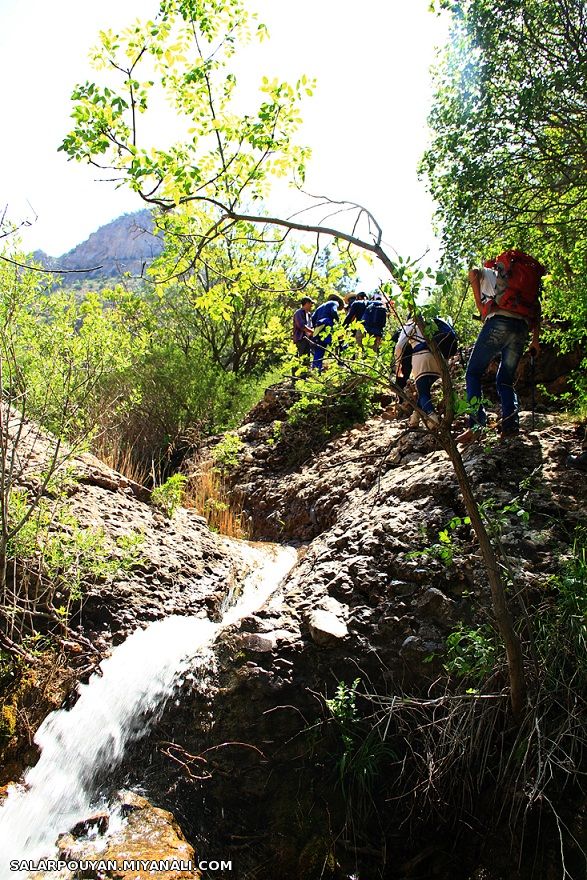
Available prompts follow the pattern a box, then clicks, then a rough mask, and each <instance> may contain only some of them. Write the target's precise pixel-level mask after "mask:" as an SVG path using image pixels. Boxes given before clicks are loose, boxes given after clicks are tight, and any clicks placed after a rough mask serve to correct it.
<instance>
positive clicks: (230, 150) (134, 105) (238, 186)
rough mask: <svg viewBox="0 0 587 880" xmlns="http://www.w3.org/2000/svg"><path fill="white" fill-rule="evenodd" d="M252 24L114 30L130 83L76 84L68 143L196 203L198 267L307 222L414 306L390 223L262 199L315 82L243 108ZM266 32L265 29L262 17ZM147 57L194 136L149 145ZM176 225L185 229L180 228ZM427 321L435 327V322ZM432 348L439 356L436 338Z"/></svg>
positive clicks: (482, 535) (101, 61)
mask: <svg viewBox="0 0 587 880" xmlns="http://www.w3.org/2000/svg"><path fill="white" fill-rule="evenodd" d="M252 21H253V18H252V17H251V16H249V15H248V14H247V12H246V10H245V8H244V5H243V3H242V0H201V2H194V0H163V2H161V5H160V11H159V16H158V17H157V19H156V20H155V21H150V22H147V23H144V24H137V25H135V26H133V27H132V28H131V29H129V30H127V31H125V32H124V33H123V34H121V35H115V34H112V33H110V32H108V33H103V34H102V35H101V44H100V46H99V47H98V49H97V50H96V52H95V55H94V58H95V61H96V63H97V65H98V66H100V67H102V68H105V69H106V70H107V71H108V72H109V73H112V72H114V73H115V74H117V75H118V82H117V83H115V84H111V83H109V85H107V86H106V85H101V86H99V85H97V84H96V83H86V84H84V85H82V86H78V87H77V88H76V89H75V91H74V93H73V101H74V110H73V118H74V128H73V129H72V131H71V132H70V133H69V134H68V135H67V136H66V137H65V139H64V141H63V144H62V146H61V149H63V150H64V151H65V152H66V153H67V154H68V155H69V156H70V158H73V159H76V160H79V161H88V162H90V163H92V164H94V165H97V166H98V167H100V168H103V169H108V170H109V171H110V172H111V173H112V174H113V175H114V176H115V177H116V178H117V179H120V178H122V179H123V180H125V181H126V182H127V184H128V185H129V186H130V187H131V188H132V189H134V190H135V191H136V192H138V193H139V194H140V195H141V196H142V198H143V199H144V200H145V201H146V202H148V203H150V204H153V205H156V206H158V208H159V209H160V210H161V212H162V213H163V214H166V213H169V212H172V211H173V210H174V209H176V208H177V207H178V206H180V205H187V204H189V205H190V211H189V213H188V212H186V213H185V223H186V225H185V226H184V229H183V234H184V235H186V236H187V235H189V236H191V238H192V241H193V243H194V250H193V253H192V255H191V264H192V265H195V264H196V262H198V261H200V262H202V261H203V260H204V254H205V253H206V251H207V248H208V247H209V246H210V245H212V244H213V243H214V242H216V241H218V240H219V239H220V238H221V237H223V236H224V237H226V236H227V235H229V236H231V237H233V236H236V237H237V238H241V237H242V238H243V239H247V238H248V239H249V240H250V239H251V230H255V232H254V238H255V239H257V240H258V239H259V236H264V238H263V241H264V244H265V246H267V247H268V246H271V245H272V244H274V243H275V242H276V241H277V240H279V236H283V234H287V233H289V232H291V231H298V232H301V233H306V234H308V235H312V236H313V237H314V238H315V239H316V240H317V246H316V251H318V248H319V243H320V240H321V237H328V238H331V239H334V240H335V241H336V242H337V243H338V246H339V247H343V248H346V249H347V253H348V255H349V258H350V259H353V255H354V254H357V253H358V252H363V253H366V254H368V255H372V256H374V257H376V258H377V259H378V260H379V261H380V262H381V263H382V264H383V265H384V266H385V267H386V269H387V270H388V272H389V273H390V276H391V278H392V279H394V281H395V283H396V285H398V286H399V287H400V289H401V290H402V291H403V294H404V296H405V297H406V300H407V302H408V303H409V304H411V306H412V307H414V306H415V305H416V302H417V301H418V296H419V293H420V289H421V286H422V282H423V281H424V278H425V275H424V273H422V272H420V271H419V270H416V269H415V268H414V267H413V265H411V264H410V263H402V262H401V261H399V262H397V263H394V262H393V261H392V260H391V258H390V257H389V255H388V254H387V253H386V251H385V250H384V248H383V246H382V231H381V228H380V226H379V224H378V223H377V222H376V220H375V218H374V217H373V216H372V215H371V214H370V213H369V212H368V211H367V210H366V209H364V208H363V207H361V206H359V205H353V204H349V203H345V202H341V203H332V202H331V201H330V200H326V199H318V200H315V201H314V202H313V204H312V210H314V211H315V212H321V213H320V214H319V215H318V219H317V220H316V219H313V220H312V219H310V220H307V221H305V222H304V221H302V220H301V219H300V218H290V219H285V218H281V217H268V216H266V214H265V213H264V212H263V209H262V208H259V209H257V208H256V204H258V203H259V202H260V201H261V200H262V199H263V197H264V196H265V194H266V192H267V187H268V185H269V182H270V179H271V178H272V177H273V176H276V175H277V176H282V175H284V174H286V173H290V174H292V175H293V176H294V178H295V179H296V180H297V181H298V182H301V181H303V176H304V167H305V161H306V159H307V158H308V155H309V151H308V150H307V149H305V148H302V147H299V146H296V145H295V143H294V140H293V137H294V134H295V132H296V129H297V126H298V123H299V110H298V104H299V101H300V99H301V97H302V94H303V93H304V92H306V93H308V94H311V91H312V84H311V83H310V82H309V81H308V80H307V79H306V78H305V77H303V76H302V77H301V78H300V79H299V80H298V82H297V83H296V85H295V86H294V87H292V86H291V85H289V84H287V83H280V82H278V81H277V80H273V81H269V80H268V79H267V78H264V79H263V82H262V85H261V91H262V93H263V94H264V95H265V96H266V97H265V99H264V100H263V102H262V103H261V105H260V106H259V108H258V109H257V111H256V112H255V114H254V115H250V114H249V113H242V112H235V110H234V97H235V89H236V78H235V76H234V74H233V73H228V74H225V67H226V65H227V64H228V61H229V60H230V58H231V57H232V55H233V53H234V51H235V49H236V46H237V44H238V42H239V41H242V40H244V39H246V38H248V36H249V34H250V28H251V24H252ZM257 34H258V35H259V36H261V37H263V36H264V34H265V30H264V28H263V26H262V25H259V26H258V27H257ZM147 62H148V64H147ZM141 64H143V65H145V66H146V67H147V69H148V66H149V64H150V65H151V66H153V67H154V69H155V71H156V79H157V81H158V86H159V87H160V88H161V89H162V90H163V91H164V92H165V93H166V94H167V96H168V98H169V100H170V102H171V104H172V106H173V108H174V109H175V110H176V112H178V113H179V114H181V115H185V116H186V117H189V119H190V120H191V122H190V125H191V127H190V128H189V129H188V136H187V138H186V139H185V140H184V141H183V142H181V143H179V144H175V145H172V146H168V147H166V148H165V149H164V148H162V147H157V146H155V147H153V146H151V145H148V146H144V145H142V144H141V143H140V140H139V135H140V127H139V115H140V114H141V113H144V112H146V111H147V109H148V107H149V102H150V101H151V100H152V97H153V94H154V92H153V90H154V88H155V80H151V79H149V80H146V79H141V78H139V69H140V66H141ZM147 75H149V74H148V73H147ZM231 102H232V106H231ZM251 206H253V209H252V208H251ZM333 212H336V213H337V214H341V213H343V212H344V213H345V215H346V216H347V217H348V218H349V226H348V228H347V229H346V230H345V229H337V228H335V227H332V226H329V225H327V224H326V223H325V222H324V221H325V220H327V219H328V217H329V216H331V215H332V213H333ZM321 215H322V216H321ZM324 215H325V216H324ZM313 217H314V218H315V217H316V213H315V214H314V215H313ZM176 234H177V235H179V234H180V233H179V231H178V230H176ZM422 329H423V330H424V331H425V332H426V327H425V325H424V322H422ZM431 347H432V349H433V351H434V352H435V353H437V354H438V348H437V347H436V346H435V344H434V342H433V340H431ZM369 363H371V365H370V366H369ZM441 363H442V380H443V388H444V396H445V402H446V414H445V418H444V421H443V422H442V424H441V425H440V427H439V428H438V431H437V436H438V439H439V442H440V444H441V446H442V447H443V448H444V449H445V450H446V452H447V454H448V456H449V457H450V460H451V462H452V463H453V466H454V469H455V474H456V476H457V479H458V482H459V485H460V487H461V491H462V495H463V501H464V504H465V507H466V509H467V513H468V515H469V516H470V518H471V523H472V526H473V528H474V529H475V532H476V534H477V537H478V539H479V545H480V549H481V553H482V557H483V560H484V563H485V567H486V570H487V576H488V581H489V583H490V587H491V593H492V598H493V603H494V609H495V615H496V620H497V623H498V626H499V629H500V632H501V635H502V637H503V640H504V644H505V647H506V653H507V658H508V668H509V674H510V683H511V702H512V708H513V711H514V715H515V716H516V718H518V719H519V718H520V716H521V714H522V711H523V708H524V705H525V698H526V697H525V678H524V669H523V661H522V655H521V650H520V644H519V640H518V638H517V636H516V633H515V631H514V627H513V623H512V620H511V616H510V614H509V611H508V608H507V603H506V599H505V589H504V584H503V581H502V578H501V573H500V568H499V564H498V561H497V558H496V555H495V552H494V550H493V547H492V545H491V541H490V539H489V536H488V533H487V530H486V528H485V524H484V522H483V518H482V516H481V514H480V512H479V508H478V505H477V503H476V499H475V495H474V492H473V490H472V487H471V484H470V482H469V479H468V476H467V473H466V470H465V467H464V464H463V461H462V458H461V456H460V453H459V451H458V449H457V446H456V443H455V440H454V438H453V437H452V434H451V431H450V428H451V425H452V422H453V419H454V416H455V395H454V393H453V387H452V382H451V378H450V374H449V370H448V366H447V364H446V362H445V361H444V359H442V358H441ZM349 369H350V370H351V371H353V372H356V371H357V366H356V365H352V364H350V365H349ZM362 369H366V370H368V371H370V375H371V376H374V375H375V376H377V373H378V369H377V367H374V365H373V359H372V358H371V359H369V358H367V359H366V361H365V364H364V366H363V367H362ZM385 379H386V381H390V383H391V385H392V387H393V388H394V389H395V390H396V391H397V393H399V394H400V395H402V396H404V397H405V395H404V392H403V391H402V390H401V389H399V388H398V387H397V386H396V385H395V384H394V383H393V381H392V377H390V376H389V375H386V377H385ZM422 415H423V414H422Z"/></svg>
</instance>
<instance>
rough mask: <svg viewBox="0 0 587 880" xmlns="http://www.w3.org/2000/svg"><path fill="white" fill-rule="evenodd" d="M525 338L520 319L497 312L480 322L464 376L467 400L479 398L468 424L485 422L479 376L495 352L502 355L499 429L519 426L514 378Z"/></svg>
mask: <svg viewBox="0 0 587 880" xmlns="http://www.w3.org/2000/svg"><path fill="white" fill-rule="evenodd" d="M527 340H528V325H527V324H526V322H525V321H524V320H523V318H509V317H507V316H506V315H496V316H495V317H494V318H489V319H488V320H487V321H485V323H484V324H483V327H482V329H481V332H480V334H479V336H478V337H477V341H476V342H475V345H474V346H473V351H472V352H471V357H470V358H469V363H468V364H467V372H466V375H465V379H466V382H467V400H468V401H471V400H478V401H479V408H478V410H477V414H476V415H474V416H473V415H472V416H470V417H469V422H470V425H471V427H473V426H475V425H485V424H486V423H487V414H486V412H485V410H484V409H483V407H482V406H481V396H482V394H481V378H482V376H483V373H484V372H485V370H486V369H487V367H488V366H489V364H490V363H491V361H492V360H493V359H494V358H495V357H497V355H501V363H500V365H499V369H498V371H497V376H496V377H495V384H496V387H497V393H498V395H499V400H500V403H501V430H502V431H512V430H516V429H517V428H518V424H519V421H518V398H517V395H516V392H515V391H514V379H515V377H516V370H517V369H518V364H519V363H520V358H521V357H522V354H523V352H524V349H525V347H526V342H527Z"/></svg>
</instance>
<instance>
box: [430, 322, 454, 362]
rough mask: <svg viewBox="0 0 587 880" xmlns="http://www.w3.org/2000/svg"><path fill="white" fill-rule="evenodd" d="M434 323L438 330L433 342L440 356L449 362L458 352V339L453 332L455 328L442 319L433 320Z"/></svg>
mask: <svg viewBox="0 0 587 880" xmlns="http://www.w3.org/2000/svg"><path fill="white" fill-rule="evenodd" d="M434 323H435V324H436V326H437V327H438V330H437V331H436V333H435V334H434V341H435V343H436V344H437V346H438V348H439V350H440V353H441V354H442V356H443V357H444V358H445V359H446V360H449V358H451V357H454V356H455V354H456V353H457V352H458V350H459V338H458V336H457V334H456V332H455V328H454V327H453V326H452V324H449V322H448V321H445V320H444V319H443V318H434Z"/></svg>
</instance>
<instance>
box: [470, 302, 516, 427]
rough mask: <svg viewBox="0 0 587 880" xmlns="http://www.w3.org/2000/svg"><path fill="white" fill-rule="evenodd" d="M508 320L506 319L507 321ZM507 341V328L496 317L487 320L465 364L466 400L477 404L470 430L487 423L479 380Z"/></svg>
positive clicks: (498, 317)
mask: <svg viewBox="0 0 587 880" xmlns="http://www.w3.org/2000/svg"><path fill="white" fill-rule="evenodd" d="M507 320H508V319H506V321H507ZM507 339H508V326H507V324H506V323H505V322H504V321H503V320H502V319H501V318H500V316H499V315H497V316H496V317H495V318H489V319H488V320H487V321H486V322H485V323H484V324H483V327H482V328H481V332H480V333H479V336H478V337H477V341H476V342H475V345H474V346H473V351H472V352H471V356H470V358H469V363H468V364H467V371H466V373H465V381H466V385H467V400H468V401H469V403H470V402H471V401H477V402H478V408H477V412H476V414H474V415H473V414H472V415H470V416H469V425H470V427H471V428H473V427H475V426H476V425H485V424H486V423H487V414H486V412H485V409H484V407H483V405H482V404H481V397H482V391H481V379H482V377H483V374H484V372H485V370H486V369H487V367H488V366H489V364H490V363H491V361H492V360H493V359H494V357H496V356H497V355H498V354H499V353H500V352H501V350H502V348H503V346H504V345H505V344H506V342H507Z"/></svg>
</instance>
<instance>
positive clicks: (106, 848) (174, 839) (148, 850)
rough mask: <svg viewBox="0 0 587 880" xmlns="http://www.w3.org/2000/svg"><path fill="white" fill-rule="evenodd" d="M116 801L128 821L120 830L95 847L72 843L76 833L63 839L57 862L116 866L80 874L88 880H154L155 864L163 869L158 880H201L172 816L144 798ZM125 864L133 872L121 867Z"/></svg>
mask: <svg viewBox="0 0 587 880" xmlns="http://www.w3.org/2000/svg"><path fill="white" fill-rule="evenodd" d="M118 799H119V802H120V807H121V811H122V813H123V815H124V816H126V819H125V821H124V822H123V823H122V826H121V827H120V828H118V830H116V831H114V832H113V833H106V835H105V836H104V837H103V838H102V839H100V840H99V841H92V840H86V841H84V840H80V839H76V836H75V835H74V833H71V834H67V835H63V836H62V837H61V838H59V840H58V841H57V846H58V849H59V855H60V858H61V859H63V860H73V859H75V860H82V859H83V860H87V861H89V862H97V863H102V864H105V865H107V864H108V863H109V862H110V863H115V864H116V866H117V867H115V868H111V867H106V868H104V869H102V868H101V867H99V868H96V869H92V868H89V869H88V870H87V871H84V877H87V878H88V880H147V878H148V880H152V878H153V876H154V864H153V863H156V862H157V863H159V864H160V866H161V867H162V869H161V870H156V876H157V877H158V878H160V880H197V878H199V877H201V874H200V872H199V871H197V870H196V871H194V869H193V867H189V866H193V865H194V863H195V853H194V849H193V847H192V846H191V845H190V844H189V843H188V842H187V841H186V839H185V837H184V836H183V833H182V831H181V829H180V827H179V825H178V824H177V822H176V820H175V819H174V817H173V815H172V814H171V813H170V812H168V811H167V810H162V809H159V808H158V807H154V806H153V805H152V804H151V803H150V802H149V801H148V800H147V799H146V798H144V797H141V796H140V795H137V794H134V793H132V792H121V794H120V795H119V798H118ZM91 822H92V817H90V818H89V819H87V820H84V822H80V823H79V824H78V825H77V826H76V829H81V828H83V826H84V825H87V826H90V824H91ZM74 830H75V829H74ZM78 836H79V835H78ZM125 862H126V863H128V862H131V863H134V866H133V867H125ZM165 866H168V870H166V869H165ZM70 876H71V877H72V878H73V876H75V875H74V873H71V874H70Z"/></svg>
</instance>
